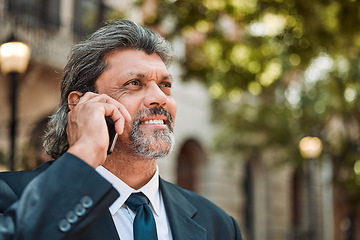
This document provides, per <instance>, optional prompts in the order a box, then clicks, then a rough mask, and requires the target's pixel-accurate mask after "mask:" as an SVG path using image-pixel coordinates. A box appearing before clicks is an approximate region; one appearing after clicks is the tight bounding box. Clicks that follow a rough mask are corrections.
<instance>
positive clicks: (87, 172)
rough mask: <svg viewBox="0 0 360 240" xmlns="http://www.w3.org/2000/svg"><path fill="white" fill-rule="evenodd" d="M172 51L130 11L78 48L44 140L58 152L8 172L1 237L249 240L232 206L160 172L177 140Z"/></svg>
mask: <svg viewBox="0 0 360 240" xmlns="http://www.w3.org/2000/svg"><path fill="white" fill-rule="evenodd" d="M172 58H173V52H172V50H171V47H170V45H169V43H168V42H167V41H166V40H165V39H164V38H162V37H160V36H159V35H158V34H156V33H154V32H153V31H152V30H150V29H148V28H146V27H143V26H141V25H138V24H136V23H135V22H133V21H130V20H121V21H116V22H113V23H111V24H108V25H106V26H104V27H102V28H100V29H99V30H98V31H96V32H95V33H94V34H92V35H91V36H90V37H89V38H88V39H86V40H85V41H83V42H81V43H79V44H77V45H75V46H74V47H73V50H72V52H71V56H70V59H69V61H68V63H67V65H66V66H65V69H64V72H65V74H64V78H63V80H62V86H61V102H60V106H59V110H58V111H57V112H56V113H55V114H53V116H52V117H51V120H50V123H49V126H48V131H47V133H46V135H45V141H44V147H45V149H46V151H47V152H48V153H49V154H50V155H51V156H52V157H53V158H54V159H56V160H55V161H52V162H48V163H45V164H43V165H41V166H40V167H39V168H37V169H35V170H32V171H22V172H6V173H1V174H0V212H1V214H0V239H37V240H42V239H46V240H48V239H51V240H56V239H86V240H92V239H94V240H95V239H99V240H106V239H126V240H127V239H135V240H140V239H141V240H145V239H151V240H154V239H159V240H160V239H169V240H171V239H174V240H184V239H194V240H201V239H204V240H205V239H207V240H210V239H223V240H231V239H242V237H241V233H240V229H239V227H238V224H237V223H236V221H235V220H234V219H233V218H232V217H230V216H228V215H227V214H226V213H225V212H224V211H223V210H221V209H220V208H218V207H217V206H215V205H214V204H213V203H211V202H210V201H208V200H206V199H205V198H203V197H201V196H199V195H197V194H195V193H192V192H190V191H187V190H184V189H181V188H179V187H178V186H176V185H173V184H171V183H169V182H166V181H165V180H163V179H162V178H160V177H159V173H158V167H157V159H158V158H161V157H163V156H165V155H167V154H168V153H169V152H170V151H171V149H172V148H173V145H174V134H173V127H174V121H175V115H176V103H175V100H174V98H173V95H172V93H171V87H172V81H173V79H172V77H171V75H170V74H169V72H168V69H167V66H168V65H169V64H170V63H171V60H172ZM106 118H109V119H111V120H110V122H113V127H114V129H115V131H116V133H117V135H118V138H117V140H116V144H115V147H114V149H113V152H112V154H110V155H108V154H107V150H108V147H109V142H110V141H109V129H111V128H112V127H111V124H110V125H109V128H108V125H107V120H106Z"/></svg>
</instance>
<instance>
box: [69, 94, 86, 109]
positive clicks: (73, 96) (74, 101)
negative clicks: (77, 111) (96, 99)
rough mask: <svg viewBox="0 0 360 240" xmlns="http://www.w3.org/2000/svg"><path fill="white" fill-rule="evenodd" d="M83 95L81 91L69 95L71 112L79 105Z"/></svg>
mask: <svg viewBox="0 0 360 240" xmlns="http://www.w3.org/2000/svg"><path fill="white" fill-rule="evenodd" d="M82 95H83V93H82V92H79V91H72V92H71V93H69V95H68V106H69V109H70V111H71V110H72V109H73V108H74V107H75V106H76V104H78V102H79V101H80V98H81V97H82Z"/></svg>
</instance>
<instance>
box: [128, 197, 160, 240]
mask: <svg viewBox="0 0 360 240" xmlns="http://www.w3.org/2000/svg"><path fill="white" fill-rule="evenodd" d="M125 204H126V205H127V206H128V207H129V208H130V209H131V210H133V211H135V212H136V216H135V218H134V223H133V234H134V240H157V239H158V238H157V232H156V223H155V219H154V216H153V214H152V211H151V209H150V207H149V199H148V198H147V197H146V196H145V195H144V194H143V193H141V192H139V193H132V194H131V195H130V197H129V198H128V199H127V200H126V202H125Z"/></svg>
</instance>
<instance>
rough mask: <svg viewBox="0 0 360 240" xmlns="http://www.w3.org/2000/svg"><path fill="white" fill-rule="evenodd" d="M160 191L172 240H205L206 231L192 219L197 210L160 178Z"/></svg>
mask: <svg viewBox="0 0 360 240" xmlns="http://www.w3.org/2000/svg"><path fill="white" fill-rule="evenodd" d="M160 190H161V194H162V197H163V199H164V204H165V209H166V214H167V216H168V219H169V222H170V228H171V233H172V236H173V239H174V240H184V239H193V240H201V239H206V236H207V234H206V230H205V229H204V228H203V227H201V226H200V225H199V224H198V223H197V222H195V221H194V220H193V219H192V218H193V217H194V216H195V214H196V212H197V209H196V208H195V207H194V206H193V205H192V204H191V203H190V202H189V201H188V200H187V199H186V198H185V197H184V196H183V195H182V194H181V192H180V191H179V190H178V189H176V188H175V187H174V186H173V185H172V184H170V183H168V182H166V181H164V180H162V179H161V178H160Z"/></svg>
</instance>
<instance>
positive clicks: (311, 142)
mask: <svg viewBox="0 0 360 240" xmlns="http://www.w3.org/2000/svg"><path fill="white" fill-rule="evenodd" d="M322 148H323V144H322V142H321V140H320V139H319V138H317V137H310V136H308V137H304V138H302V139H301V140H300V142H299V151H300V154H301V156H302V157H303V158H304V159H306V160H307V164H306V167H307V171H306V174H307V175H306V176H307V178H306V182H307V197H308V204H307V205H308V231H309V232H308V234H309V236H308V238H307V239H308V240H316V239H317V236H316V235H317V234H316V233H317V229H318V228H317V226H316V220H317V211H316V199H315V198H314V197H315V191H314V186H313V185H314V181H313V169H314V166H313V164H314V159H316V158H318V157H319V156H320V154H321V151H322Z"/></svg>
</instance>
